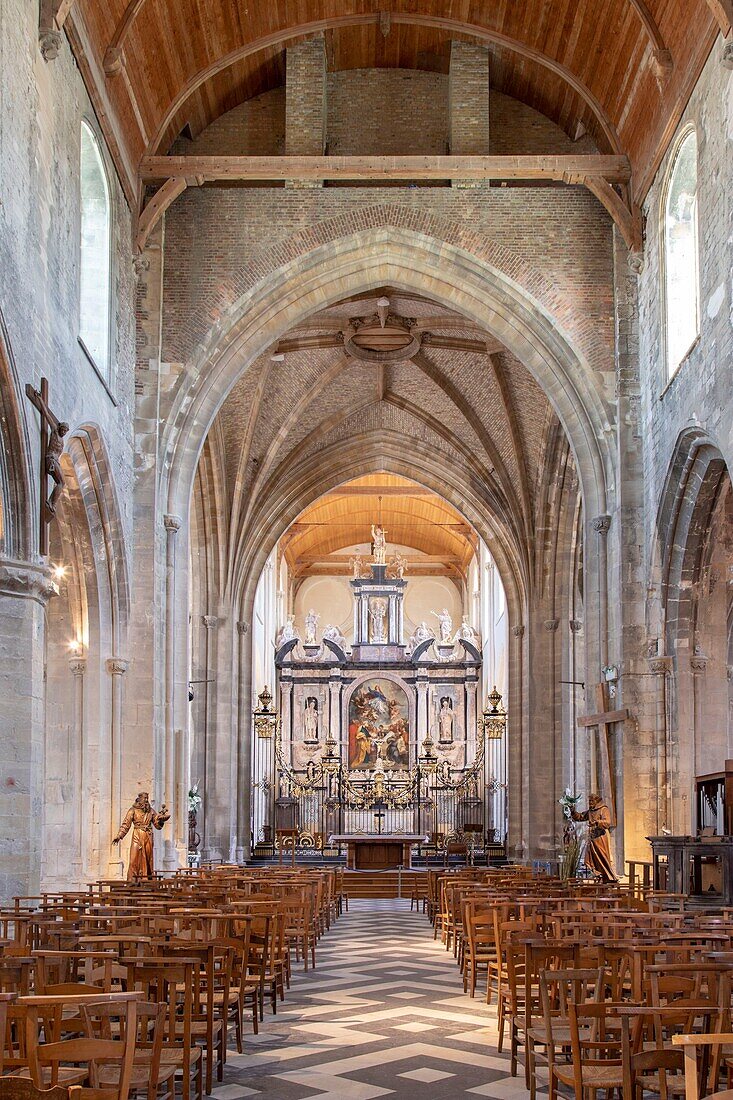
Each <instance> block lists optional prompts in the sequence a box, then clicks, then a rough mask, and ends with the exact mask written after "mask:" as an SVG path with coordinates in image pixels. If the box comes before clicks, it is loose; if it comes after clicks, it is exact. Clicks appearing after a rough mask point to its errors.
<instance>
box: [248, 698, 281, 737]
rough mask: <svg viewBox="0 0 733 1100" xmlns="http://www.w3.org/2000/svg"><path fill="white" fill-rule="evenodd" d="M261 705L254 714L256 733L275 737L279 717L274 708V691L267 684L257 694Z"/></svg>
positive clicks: (259, 735)
mask: <svg viewBox="0 0 733 1100" xmlns="http://www.w3.org/2000/svg"><path fill="white" fill-rule="evenodd" d="M257 701H258V703H259V706H258V707H257V708H256V709H255V711H254V714H253V719H254V727H255V733H256V734H257V736H258V737H263V738H269V737H274V736H275V734H276V733H277V729H278V724H279V719H278V717H277V715H276V714H275V711H274V710H273V709H272V692H271V691H270V689H269V688H268V687H267V686H265V687H264V688H263V689H262V691H261V692H260V694H259V695H258V696H257Z"/></svg>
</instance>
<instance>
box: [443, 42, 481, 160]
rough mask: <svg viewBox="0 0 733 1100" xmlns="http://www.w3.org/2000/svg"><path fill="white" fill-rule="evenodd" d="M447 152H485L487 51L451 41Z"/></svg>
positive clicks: (460, 154)
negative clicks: (448, 144)
mask: <svg viewBox="0 0 733 1100" xmlns="http://www.w3.org/2000/svg"><path fill="white" fill-rule="evenodd" d="M448 112H449V122H450V134H449V142H450V151H451V153H452V154H453V156H472V155H480V154H482V153H488V152H489V129H490V124H489V51H488V50H487V49H486V47H485V46H474V45H472V44H471V43H469V42H451V53H450V72H449V74H448Z"/></svg>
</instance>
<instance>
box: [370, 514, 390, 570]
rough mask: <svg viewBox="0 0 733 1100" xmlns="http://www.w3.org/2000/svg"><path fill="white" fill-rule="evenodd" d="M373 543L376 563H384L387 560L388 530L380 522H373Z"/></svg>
mask: <svg viewBox="0 0 733 1100" xmlns="http://www.w3.org/2000/svg"><path fill="white" fill-rule="evenodd" d="M372 545H373V546H374V564H375V565H384V564H385V562H386V560H387V532H386V531H385V529H384V528H383V527H381V526H380V525H379V524H377V525H376V526H375V525H374V524H372Z"/></svg>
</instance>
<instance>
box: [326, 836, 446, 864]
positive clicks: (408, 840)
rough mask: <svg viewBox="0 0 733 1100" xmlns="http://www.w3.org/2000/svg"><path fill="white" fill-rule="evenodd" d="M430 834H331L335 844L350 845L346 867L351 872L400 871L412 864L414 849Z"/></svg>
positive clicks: (347, 846)
mask: <svg viewBox="0 0 733 1100" xmlns="http://www.w3.org/2000/svg"><path fill="white" fill-rule="evenodd" d="M426 842H427V837H426V836H422V835H420V834H417V833H414V834H411V835H409V836H401V835H390V834H387V833H381V834H376V833H375V834H372V835H371V836H370V835H369V834H367V833H363V834H361V835H359V836H354V835H353V834H342V835H338V836H331V837H329V843H331V844H345V845H346V866H347V867H348V869H349V870H350V871H396V870H397V869H398V868H399V867H410V866H411V864H412V849H413V848H414V847H415V846H416V845H418V844H425V843H426Z"/></svg>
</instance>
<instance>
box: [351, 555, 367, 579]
mask: <svg viewBox="0 0 733 1100" xmlns="http://www.w3.org/2000/svg"><path fill="white" fill-rule="evenodd" d="M349 565H350V566H351V575H352V577H353V579H354V580H355V581H360V580H363V578H364V562H363V561H362V559H361V554H354V555H353V557H351V558H349Z"/></svg>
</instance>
